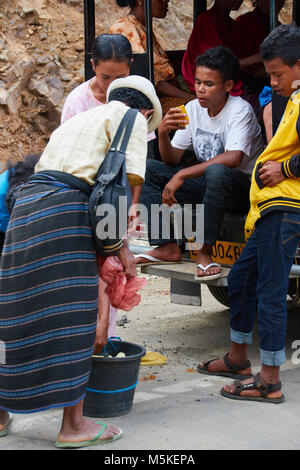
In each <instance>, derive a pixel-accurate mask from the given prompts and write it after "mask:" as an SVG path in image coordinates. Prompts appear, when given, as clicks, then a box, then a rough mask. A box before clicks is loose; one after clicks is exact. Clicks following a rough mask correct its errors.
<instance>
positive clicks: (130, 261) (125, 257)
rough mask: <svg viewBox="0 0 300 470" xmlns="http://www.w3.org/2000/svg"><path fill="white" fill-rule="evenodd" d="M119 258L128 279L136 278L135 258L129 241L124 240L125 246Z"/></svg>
mask: <svg viewBox="0 0 300 470" xmlns="http://www.w3.org/2000/svg"><path fill="white" fill-rule="evenodd" d="M117 256H118V258H119V260H120V261H121V263H122V266H123V268H124V272H125V274H126V277H127V278H130V277H134V276H136V263H135V257H134V256H133V254H132V253H131V251H130V250H129V247H128V243H127V240H124V243H123V246H122V248H121V249H120V251H119V253H118V254H117Z"/></svg>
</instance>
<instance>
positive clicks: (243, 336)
mask: <svg viewBox="0 0 300 470" xmlns="http://www.w3.org/2000/svg"><path fill="white" fill-rule="evenodd" d="M230 339H231V341H233V342H234V343H237V344H251V343H252V331H250V333H243V332H242V331H236V330H233V329H232V328H231V329H230Z"/></svg>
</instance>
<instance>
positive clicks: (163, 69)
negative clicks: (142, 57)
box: [109, 15, 175, 85]
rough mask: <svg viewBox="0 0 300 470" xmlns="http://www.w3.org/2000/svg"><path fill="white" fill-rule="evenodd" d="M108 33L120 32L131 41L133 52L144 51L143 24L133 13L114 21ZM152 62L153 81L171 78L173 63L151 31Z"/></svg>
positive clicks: (144, 33) (144, 35) (144, 36)
mask: <svg viewBox="0 0 300 470" xmlns="http://www.w3.org/2000/svg"><path fill="white" fill-rule="evenodd" d="M109 32H110V34H122V35H123V36H126V37H127V38H128V40H129V41H130V43H131V47H132V50H133V52H134V53H144V52H146V50H147V46H146V30H145V26H144V25H142V23H140V22H139V21H138V20H137V18H136V17H135V16H133V15H127V16H124V17H123V18H120V19H119V20H118V21H116V22H115V23H114V24H113V25H112V26H111V28H110V30H109ZM153 62H154V82H155V85H157V83H159V82H163V81H169V80H173V79H174V78H175V72H174V68H173V65H172V64H171V62H170V61H169V59H168V56H167V54H166V53H165V51H164V50H163V49H162V47H161V46H160V44H159V42H158V41H157V39H156V37H155V35H154V33H153Z"/></svg>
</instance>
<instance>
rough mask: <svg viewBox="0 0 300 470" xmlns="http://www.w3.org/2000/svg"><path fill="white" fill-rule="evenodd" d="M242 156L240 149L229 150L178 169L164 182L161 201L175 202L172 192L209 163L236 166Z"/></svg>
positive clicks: (171, 203) (195, 176)
mask: <svg viewBox="0 0 300 470" xmlns="http://www.w3.org/2000/svg"><path fill="white" fill-rule="evenodd" d="M242 156H243V152H241V151H240V150H229V151H227V152H224V153H222V154H220V155H217V156H216V157H215V158H212V159H211V160H208V161H205V162H202V163H199V164H198V165H193V166H190V167H188V168H184V169H183V170H180V171H178V173H176V174H175V175H174V176H173V178H172V179H171V180H170V181H169V183H168V184H166V186H165V188H164V191H163V193H162V202H163V203H164V204H167V205H168V206H172V205H173V204H176V203H177V200H176V199H175V196H174V194H175V192H176V191H177V190H178V189H179V188H180V187H181V186H182V185H183V183H184V182H185V180H187V179H190V178H197V177H198V176H201V175H202V174H203V173H204V171H205V170H206V168H208V167H209V166H210V165H215V164H219V165H220V164H222V165H225V166H228V167H229V168H236V167H238V166H240V164H241V161H242Z"/></svg>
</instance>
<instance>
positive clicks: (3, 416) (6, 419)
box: [0, 410, 9, 432]
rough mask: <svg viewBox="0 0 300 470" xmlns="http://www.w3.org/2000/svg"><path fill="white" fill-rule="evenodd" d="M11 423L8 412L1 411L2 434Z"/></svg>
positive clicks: (0, 425) (0, 424)
mask: <svg viewBox="0 0 300 470" xmlns="http://www.w3.org/2000/svg"><path fill="white" fill-rule="evenodd" d="M8 423H9V414H8V412H7V411H4V410H0V432H1V431H4V429H5V428H6V427H7V425H8Z"/></svg>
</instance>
